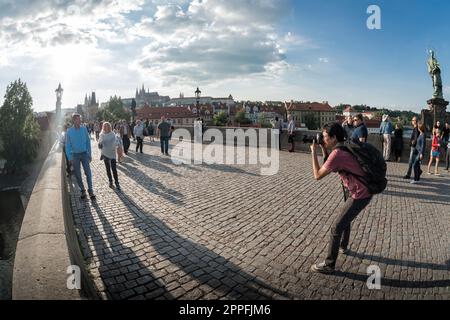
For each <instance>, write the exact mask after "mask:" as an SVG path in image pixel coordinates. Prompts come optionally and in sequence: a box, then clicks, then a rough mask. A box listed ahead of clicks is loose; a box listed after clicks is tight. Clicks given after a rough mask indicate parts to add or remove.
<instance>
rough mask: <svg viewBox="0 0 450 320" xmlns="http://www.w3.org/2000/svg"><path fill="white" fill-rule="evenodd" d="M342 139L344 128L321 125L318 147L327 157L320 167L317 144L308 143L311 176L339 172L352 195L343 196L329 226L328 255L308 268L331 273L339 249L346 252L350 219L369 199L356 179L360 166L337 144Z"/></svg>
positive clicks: (317, 177) (352, 218)
mask: <svg viewBox="0 0 450 320" xmlns="http://www.w3.org/2000/svg"><path fill="white" fill-rule="evenodd" d="M345 138H346V133H345V130H344V128H343V127H342V126H341V125H340V124H339V123H333V124H330V125H326V126H325V127H324V128H323V145H320V146H321V147H322V152H323V154H324V156H325V158H326V160H325V163H324V164H323V165H322V166H319V161H318V159H317V147H318V146H319V145H318V144H317V143H316V141H314V142H313V144H312V145H311V154H312V165H313V174H314V178H315V179H316V180H321V179H323V178H324V177H326V176H327V175H329V174H330V173H331V172H335V173H338V174H339V177H340V178H341V180H342V183H343V185H344V187H345V188H346V189H347V190H348V191H349V193H350V195H351V197H349V198H348V199H346V201H345V203H344V206H343V208H342V209H341V212H340V213H339V215H338V216H337V218H336V220H335V221H334V223H333V227H332V228H331V234H330V240H329V244H328V254H327V257H326V259H325V261H324V262H322V263H318V264H314V265H313V266H312V267H311V270H312V271H313V272H320V273H325V274H330V273H333V272H334V271H335V265H336V260H337V257H338V254H339V252H341V253H343V254H346V253H347V252H348V243H349V239H350V227H351V222H352V221H353V220H354V219H355V218H356V217H357V216H358V214H359V213H361V211H363V210H364V208H365V207H366V206H367V205H368V204H369V202H370V200H371V199H372V195H371V194H370V192H369V189H368V188H367V186H365V185H364V183H362V182H361V181H360V180H359V179H357V176H364V172H363V170H362V168H361V165H360V164H359V163H358V161H357V159H356V158H355V157H354V156H353V155H352V154H351V153H350V152H348V151H345V150H342V149H341V148H339V145H342V144H343V143H344V142H345ZM327 148H328V149H332V150H333V151H332V152H331V153H330V155H329V156H328V157H327V156H326V155H327V151H326V149H327Z"/></svg>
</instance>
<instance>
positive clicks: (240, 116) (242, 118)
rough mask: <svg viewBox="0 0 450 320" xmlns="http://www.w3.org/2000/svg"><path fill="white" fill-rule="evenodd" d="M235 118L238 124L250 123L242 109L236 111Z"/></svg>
mask: <svg viewBox="0 0 450 320" xmlns="http://www.w3.org/2000/svg"><path fill="white" fill-rule="evenodd" d="M235 120H236V122H237V123H239V124H250V123H251V120H250V119H249V118H247V116H246V114H245V111H244V110H241V111H238V112H237V113H236V117H235Z"/></svg>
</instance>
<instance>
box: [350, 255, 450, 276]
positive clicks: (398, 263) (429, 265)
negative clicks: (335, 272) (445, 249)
mask: <svg viewBox="0 0 450 320" xmlns="http://www.w3.org/2000/svg"><path fill="white" fill-rule="evenodd" d="M347 255H348V256H352V257H355V258H359V259H362V260H370V261H376V262H380V263H384V264H387V265H396V266H404V267H409V268H422V269H432V270H442V271H449V272H450V266H449V265H448V264H436V263H424V262H417V261H410V260H398V259H391V258H384V257H379V256H374V255H369V254H364V253H358V252H354V251H349V252H348V253H347Z"/></svg>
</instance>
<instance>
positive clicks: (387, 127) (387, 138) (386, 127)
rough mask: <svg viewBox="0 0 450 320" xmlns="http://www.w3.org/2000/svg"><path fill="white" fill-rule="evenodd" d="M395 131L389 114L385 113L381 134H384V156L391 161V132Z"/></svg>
mask: <svg viewBox="0 0 450 320" xmlns="http://www.w3.org/2000/svg"><path fill="white" fill-rule="evenodd" d="M392 131H394V128H393V127H392V123H391V121H390V120H389V116H388V115H387V114H385V115H383V122H381V126H380V134H381V135H383V158H384V160H385V161H389V159H390V157H391V134H392Z"/></svg>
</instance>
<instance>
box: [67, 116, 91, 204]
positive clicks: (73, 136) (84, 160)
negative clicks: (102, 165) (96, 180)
mask: <svg viewBox="0 0 450 320" xmlns="http://www.w3.org/2000/svg"><path fill="white" fill-rule="evenodd" d="M72 122H73V127H72V128H69V129H68V130H67V134H66V155H67V158H68V159H69V162H70V164H71V165H72V166H73V170H74V173H75V177H76V179H77V183H78V187H79V188H80V192H81V199H85V198H86V189H85V188H84V184H83V179H82V178H81V165H82V166H83V170H84V173H85V175H86V180H87V184H88V193H89V197H90V198H91V200H94V199H95V195H94V190H93V188H92V172H91V167H90V162H91V161H92V152H91V138H90V136H89V132H88V130H87V128H86V127H85V126H82V125H81V116H80V115H79V114H78V113H74V114H73V115H72Z"/></svg>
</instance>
